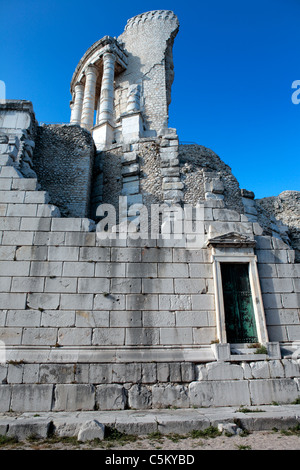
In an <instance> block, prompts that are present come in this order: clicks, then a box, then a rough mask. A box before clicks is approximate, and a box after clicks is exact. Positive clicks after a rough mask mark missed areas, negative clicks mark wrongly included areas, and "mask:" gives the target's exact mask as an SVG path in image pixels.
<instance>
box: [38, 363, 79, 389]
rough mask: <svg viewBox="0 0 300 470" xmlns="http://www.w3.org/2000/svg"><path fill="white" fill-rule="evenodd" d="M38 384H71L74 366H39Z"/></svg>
mask: <svg viewBox="0 0 300 470" xmlns="http://www.w3.org/2000/svg"><path fill="white" fill-rule="evenodd" d="M39 382H40V383H53V384H57V383H72V382H74V366H73V365H69V364H41V365H40V372H39Z"/></svg>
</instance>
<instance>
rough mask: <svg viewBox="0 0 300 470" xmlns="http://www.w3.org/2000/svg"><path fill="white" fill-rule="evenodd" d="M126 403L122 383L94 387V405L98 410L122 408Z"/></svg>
mask: <svg viewBox="0 0 300 470" xmlns="http://www.w3.org/2000/svg"><path fill="white" fill-rule="evenodd" d="M126 403H127V397H126V393H125V389H124V387H123V386H122V385H118V384H111V385H106V384H105V385H98V386H97V387H96V407H97V409H99V410H124V409H125V407H126Z"/></svg>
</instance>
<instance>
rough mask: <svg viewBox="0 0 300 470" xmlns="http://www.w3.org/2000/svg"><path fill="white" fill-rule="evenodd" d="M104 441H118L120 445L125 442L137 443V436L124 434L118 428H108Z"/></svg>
mask: <svg viewBox="0 0 300 470" xmlns="http://www.w3.org/2000/svg"><path fill="white" fill-rule="evenodd" d="M104 440H106V441H118V442H119V443H122V442H123V443H125V442H135V441H136V440H137V436H134V435H133V434H126V433H124V432H121V431H118V429H116V428H110V427H107V428H106V429H105V437H104Z"/></svg>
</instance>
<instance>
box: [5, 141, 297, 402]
mask: <svg viewBox="0 0 300 470" xmlns="http://www.w3.org/2000/svg"><path fill="white" fill-rule="evenodd" d="M170 137H171V135H170ZM171 141H172V139H171V140H170V142H171ZM15 142H16V141H15ZM170 142H169V143H170ZM153 144H154V143H153V142H151V141H148V142H143V143H139V144H138V145H141V158H143V159H144V161H145V160H147V158H145V153H144V154H143V152H146V153H147V152H148V155H150V154H152V153H153V152H154V153H155V154H156V161H157V162H160V154H159V155H158V147H157V146H155V147H153ZM163 145H165V142H164V143H163ZM15 147H16V145H10V146H8V145H7V146H6V148H5V149H4V148H2V151H3V150H4V151H3V152H2V155H1V173H0V187H1V190H0V208H1V217H0V241H1V247H0V289H1V292H0V302H1V310H0V340H1V341H3V342H4V343H5V345H6V354H7V362H6V364H1V366H0V377H1V385H0V391H1V402H0V409H1V411H9V410H14V411H25V410H26V411H48V410H55V411H57V410H78V409H83V410H94V409H100V410H104V409H125V408H128V407H129V408H134V409H136V408H139V409H149V408H159V407H169V406H173V405H174V406H180V407H190V406H222V405H224V406H226V405H241V404H243V405H249V404H263V403H271V402H272V401H278V402H287V403H289V402H292V401H294V400H295V399H296V398H297V397H298V396H299V394H300V388H299V379H300V371H299V360H298V361H297V360H296V361H294V360H292V359H291V357H290V356H289V353H288V351H289V345H291V344H292V343H293V342H294V341H297V340H298V338H299V334H300V331H299V330H300V322H299V287H300V286H299V274H300V271H299V266H300V265H299V264H295V263H294V251H293V250H292V249H291V248H290V247H289V246H288V245H287V244H285V243H283V242H282V241H280V240H279V239H278V238H276V237H271V236H265V235H263V230H262V228H261V227H260V225H259V224H258V223H257V222H255V221H249V220H246V219H245V214H241V213H240V212H239V211H235V210H233V209H229V208H228V209H226V208H224V199H222V198H220V199H215V198H213V197H212V198H211V199H207V200H206V202H205V220H204V227H205V233H210V234H213V235H215V236H216V235H218V234H222V233H226V232H230V231H237V232H239V233H242V234H245V235H247V236H250V237H251V236H254V237H255V239H256V242H257V245H256V250H255V252H256V255H257V257H258V269H259V275H260V283H261V289H262V295H263V302H264V308H265V314H266V322H267V329H268V333H269V341H270V342H271V343H272V342H280V344H281V348H282V351H284V350H285V348H286V352H285V353H284V354H283V357H282V358H280V357H278V355H277V356H276V355H274V354H273V355H272V353H271V352H270V353H269V356H268V355H262V356H260V357H258V356H255V355H253V354H252V355H250V356H248V357H247V358H246V359H245V358H244V359H243V360H239V358H238V356H236V357H233V356H231V360H230V361H229V362H222V361H221V362H219V361H216V356H215V354H214V352H213V348H212V344H213V343H214V341H215V340H216V338H217V336H216V335H217V332H216V311H215V308H216V305H215V291H214V282H213V269H212V260H211V254H210V250H209V249H207V248H199V249H196V250H195V249H187V248H186V247H185V241H183V240H173V241H172V240H150V239H149V240H143V239H142V240H131V239H130V238H129V239H125V240H112V241H104V240H99V239H98V237H97V232H96V231H95V223H94V222H93V221H92V220H90V219H87V218H80V217H76V218H70V217H68V218H66V217H60V216H59V212H58V211H57V208H55V206H54V205H52V204H51V200H50V199H49V195H48V196H47V197H46V193H45V191H44V189H43V188H42V187H40V186H39V183H38V181H37V179H36V178H24V176H23V175H22V174H21V173H20V171H19V170H18V169H17V168H16V167H15V166H14V155H15V154H16V151H15ZM162 148H166V147H162ZM159 149H161V147H159ZM125 150H129V149H128V148H125ZM125 153H126V152H125ZM125 153H123V155H125ZM193 158H195V156H192V155H191V157H190V161H191V160H192V159H193ZM215 158H216V157H215ZM150 161H151V159H150V157H149V159H148V162H146V163H145V164H144V166H143V171H144V172H145V169H146V168H147V164H148V165H149V168H150V167H151V165H150ZM216 162H218V159H216ZM160 163H161V162H160ZM160 163H159V167H160ZM157 168H158V163H157ZM163 168H165V167H163ZM216 169H218V168H217V167H215V166H214V168H213V170H214V171H215V170H216ZM160 170H161V168H160ZM227 171H228V174H230V173H229V170H228V169H227ZM145 181H147V179H145ZM215 183H216V182H215ZM216 188H217V191H220V186H219V185H218V184H217V185H216V186H215V189H216ZM209 189H214V188H212V187H211V186H209ZM206 190H207V187H206ZM209 194H215V196H216V195H217V197H220V196H222V194H220V192H217V193H213V192H209ZM157 197H160V195H159V196H157ZM245 252H247V250H246V251H245Z"/></svg>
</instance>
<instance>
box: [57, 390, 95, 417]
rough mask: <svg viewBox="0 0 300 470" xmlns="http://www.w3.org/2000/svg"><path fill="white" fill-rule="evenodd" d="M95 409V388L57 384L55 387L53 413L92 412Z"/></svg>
mask: <svg viewBox="0 0 300 470" xmlns="http://www.w3.org/2000/svg"><path fill="white" fill-rule="evenodd" d="M94 407H95V387H94V386H93V385H86V384H64V385H62V384H58V385H56V387H55V394H54V406H53V410H54V411H77V410H87V411H92V410H94Z"/></svg>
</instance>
